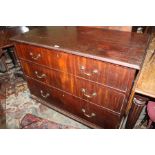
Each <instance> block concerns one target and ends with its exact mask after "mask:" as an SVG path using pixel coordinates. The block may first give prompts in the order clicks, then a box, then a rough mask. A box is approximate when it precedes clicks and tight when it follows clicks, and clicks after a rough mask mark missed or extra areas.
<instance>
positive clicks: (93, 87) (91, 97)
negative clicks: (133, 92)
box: [73, 78, 126, 113]
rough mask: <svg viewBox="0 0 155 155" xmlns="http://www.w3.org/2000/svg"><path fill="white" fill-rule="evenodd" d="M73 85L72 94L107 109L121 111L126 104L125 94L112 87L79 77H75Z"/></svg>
mask: <svg viewBox="0 0 155 155" xmlns="http://www.w3.org/2000/svg"><path fill="white" fill-rule="evenodd" d="M74 86H75V87H74V92H73V94H75V95H76V96H79V97H80V98H82V99H84V100H86V101H89V102H91V103H94V104H97V105H99V106H101V107H104V108H106V109H108V110H111V111H114V112H117V113H121V112H122V110H123V109H124V106H126V103H125V102H126V100H125V99H126V95H125V94H124V93H121V92H119V91H116V90H114V89H111V88H108V87H105V86H102V85H99V84H96V83H93V82H87V81H86V80H81V79H80V78H76V79H75V84H74Z"/></svg>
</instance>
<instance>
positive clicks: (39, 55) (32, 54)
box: [30, 52, 41, 60]
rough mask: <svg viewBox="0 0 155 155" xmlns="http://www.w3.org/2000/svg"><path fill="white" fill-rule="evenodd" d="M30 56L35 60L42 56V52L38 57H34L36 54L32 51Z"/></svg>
mask: <svg viewBox="0 0 155 155" xmlns="http://www.w3.org/2000/svg"><path fill="white" fill-rule="evenodd" d="M30 56H31V58H32V59H34V60H38V59H39V58H40V57H41V55H40V54H38V55H37V56H36V57H34V55H33V53H32V52H30Z"/></svg>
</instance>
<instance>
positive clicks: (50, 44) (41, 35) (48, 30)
mask: <svg viewBox="0 0 155 155" xmlns="http://www.w3.org/2000/svg"><path fill="white" fill-rule="evenodd" d="M11 40H13V41H18V42H22V43H28V44H32V45H37V46H41V47H46V48H49V49H56V50H58V49H59V50H62V51H65V52H67V53H70V54H75V55H80V56H84V57H88V58H93V59H97V60H101V61H106V62H111V63H114V64H119V65H123V66H127V67H131V68H135V69H140V66H141V63H142V60H143V57H144V55H145V49H146V46H147V43H148V35H147V34H145V35H144V34H136V33H131V32H122V31H114V30H100V29H97V28H85V29H83V28H81V27H43V28H40V29H34V30H32V31H30V32H29V33H26V34H24V35H20V36H17V37H14V38H12V39H11Z"/></svg>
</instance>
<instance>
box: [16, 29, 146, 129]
mask: <svg viewBox="0 0 155 155" xmlns="http://www.w3.org/2000/svg"><path fill="white" fill-rule="evenodd" d="M64 36H65V37H64ZM13 40H14V41H16V42H18V43H16V53H17V56H18V57H19V59H20V62H21V64H22V68H23V71H24V73H25V75H26V77H27V81H28V85H29V88H30V91H31V93H32V94H33V95H35V96H37V97H38V98H41V99H43V100H44V101H46V105H48V106H49V107H51V108H53V109H57V110H58V111H60V112H62V113H63V114H66V113H69V116H70V117H72V116H74V118H75V119H76V120H78V121H79V120H82V122H88V123H86V124H90V126H92V125H93V126H98V127H101V128H118V127H119V125H120V122H121V120H122V118H123V116H124V114H125V110H126V107H127V105H128V98H129V94H130V91H131V88H132V85H133V81H134V78H135V73H136V69H139V68H140V65H141V63H142V60H143V57H144V55H145V48H146V46H147V42H148V36H147V35H137V34H135V33H129V32H118V31H110V30H99V29H95V28H84V29H82V28H81V27H52V28H51V27H47V28H40V29H38V30H34V31H32V32H30V33H27V34H24V35H21V36H18V37H15V38H14V39H13ZM41 90H42V95H41ZM52 92H53V93H52ZM47 93H49V95H50V96H48V97H47V98H46V95H47ZM43 96H45V97H43ZM44 98H45V99H44ZM54 102H56V103H55V104H54ZM59 109H60V110H59ZM67 116H68V114H67Z"/></svg>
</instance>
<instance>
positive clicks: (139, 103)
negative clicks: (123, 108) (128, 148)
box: [126, 95, 148, 129]
mask: <svg viewBox="0 0 155 155" xmlns="http://www.w3.org/2000/svg"><path fill="white" fill-rule="evenodd" d="M147 101H148V98H146V97H142V96H140V95H135V96H134V99H133V104H132V106H131V109H130V112H129V115H128V119H127V122H126V128H127V129H132V128H134V126H135V124H136V122H137V120H138V118H139V116H140V113H141V112H142V109H143V107H144V106H145V105H146V103H147Z"/></svg>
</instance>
